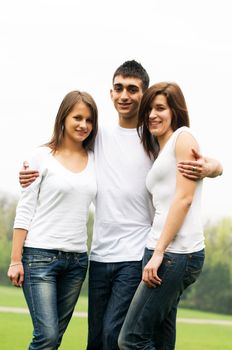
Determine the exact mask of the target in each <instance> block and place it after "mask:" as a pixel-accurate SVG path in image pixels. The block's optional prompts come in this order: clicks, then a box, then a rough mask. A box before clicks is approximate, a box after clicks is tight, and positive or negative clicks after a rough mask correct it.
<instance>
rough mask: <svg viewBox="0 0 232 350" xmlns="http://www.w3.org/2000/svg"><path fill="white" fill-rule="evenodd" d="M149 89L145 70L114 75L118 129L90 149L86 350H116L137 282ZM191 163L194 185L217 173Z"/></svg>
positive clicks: (149, 214)
mask: <svg viewBox="0 0 232 350" xmlns="http://www.w3.org/2000/svg"><path fill="white" fill-rule="evenodd" d="M148 85H149V77H148V74H147V72H146V70H145V69H144V68H143V67H142V66H141V64H139V63H138V62H136V61H134V60H132V61H126V62H124V63H123V64H122V65H121V66H120V67H119V68H118V69H117V70H116V72H115V73H114V76H113V87H112V90H111V98H112V101H113V103H114V106H115V109H116V110H117V112H118V125H116V126H115V127H112V128H109V127H107V128H106V129H104V128H100V130H99V133H98V136H97V140H96V144H95V150H94V153H95V161H96V172H97V185H98V194H97V198H96V211H95V220H94V221H95V222H94V232H93V242H92V248H91V254H90V270H89V314H88V323H89V335H88V346H87V350H116V349H117V350H118V349H119V348H118V345H117V340H118V335H119V332H120V329H121V326H122V324H123V321H124V318H125V316H126V313H127V310H128V308H129V305H130V302H131V299H132V297H133V295H134V292H135V290H136V288H137V286H138V284H139V282H140V280H141V272H142V262H141V260H142V257H143V253H144V246H145V243H146V236H147V234H148V232H149V230H150V227H151V223H152V219H153V208H152V206H151V201H150V197H149V194H148V192H147V189H146V187H145V177H146V174H147V172H148V170H149V169H150V167H151V165H152V161H151V160H150V159H149V158H148V156H147V155H146V154H145V152H144V150H143V147H142V145H141V142H140V139H139V137H138V134H137V130H136V126H137V119H138V109H139V105H140V101H141V98H142V96H143V93H144V91H145V90H146V89H147V87H148ZM196 157H199V160H198V161H196V162H185V163H182V164H181V165H180V166H179V170H180V171H181V172H182V173H183V175H185V176H188V177H190V178H192V179H195V180H197V179H198V178H203V177H205V176H212V177H213V176H217V175H219V174H220V173H221V172H222V169H221V165H220V164H219V163H218V162H217V161H215V160H212V159H205V158H202V157H200V156H199V155H197V154H196ZM25 174H27V175H25ZM34 174H35V176H36V173H33V172H32V171H31V172H29V171H27V172H20V175H21V184H22V183H23V181H24V180H23V177H24V179H25V181H26V182H28V183H30V180H32V178H33V177H32V176H33V175H34ZM28 178H29V181H28Z"/></svg>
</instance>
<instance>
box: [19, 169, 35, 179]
mask: <svg viewBox="0 0 232 350" xmlns="http://www.w3.org/2000/svg"><path fill="white" fill-rule="evenodd" d="M38 175H39V172H38V171H37V170H25V171H20V173H19V178H21V179H30V178H31V177H32V176H34V177H35V176H38Z"/></svg>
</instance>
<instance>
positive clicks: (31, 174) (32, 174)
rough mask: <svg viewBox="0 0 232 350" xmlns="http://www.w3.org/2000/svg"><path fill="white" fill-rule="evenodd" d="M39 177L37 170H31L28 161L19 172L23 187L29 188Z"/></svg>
mask: <svg viewBox="0 0 232 350" xmlns="http://www.w3.org/2000/svg"><path fill="white" fill-rule="evenodd" d="M38 176H39V172H38V171H37V170H33V169H29V164H28V162H27V161H24V162H23V168H22V170H20V172H19V183H20V185H21V186H22V187H28V186H29V185H31V184H32V182H34V181H35V179H36V178H37V177H38Z"/></svg>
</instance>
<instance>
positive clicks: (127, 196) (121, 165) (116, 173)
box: [90, 125, 154, 263]
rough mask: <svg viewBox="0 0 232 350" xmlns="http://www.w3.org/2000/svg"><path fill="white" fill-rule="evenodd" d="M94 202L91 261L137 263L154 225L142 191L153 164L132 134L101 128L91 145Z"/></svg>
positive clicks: (145, 192)
mask: <svg viewBox="0 0 232 350" xmlns="http://www.w3.org/2000/svg"><path fill="white" fill-rule="evenodd" d="M94 154H95V167H96V175H97V197H96V203H95V207H96V211H95V220H94V232H93V241H92V248H91V255H90V259H91V260H93V261H98V262H104V263H107V262H123V261H139V260H141V259H142V257H143V253H144V247H145V244H146V239H147V235H148V233H149V231H150V229H151V224H152V220H153V214H154V212H153V207H152V202H151V196H150V194H149V193H148V190H147V189H146V185H145V179H146V175H147V173H148V171H149V169H150V168H151V166H152V161H151V160H150V159H149V157H148V156H147V155H146V153H145V151H144V149H143V146H142V144H141V141H140V139H139V137H138V134H137V130H136V129H125V128H121V127H120V126H118V125H114V126H111V127H109V126H107V128H101V129H100V130H99V132H98V136H97V139H96V143H95V149H94Z"/></svg>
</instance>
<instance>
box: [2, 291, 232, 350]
mask: <svg viewBox="0 0 232 350" xmlns="http://www.w3.org/2000/svg"><path fill="white" fill-rule="evenodd" d="M0 306H15V307H26V303H25V301H24V297H23V293H22V290H21V289H18V288H15V287H0ZM76 311H85V312H86V311H87V297H86V296H83V295H82V296H80V298H79V301H78V305H77V308H76ZM178 318H196V319H220V320H222V319H224V320H232V316H228V315H219V314H213V313H208V312H199V311H196V310H186V309H179V311H178ZM0 324H1V327H0V339H1V350H19V349H20V350H21V349H22V350H23V349H27V348H28V344H29V342H30V340H31V334H32V325H31V319H30V316H29V315H27V314H14V313H0ZM86 339H87V318H79V317H73V318H72V320H71V322H70V324H69V327H68V329H67V331H66V333H65V335H64V338H63V342H62V345H61V347H60V350H85V349H86ZM231 344H232V329H231V327H230V326H222V325H220V326H218V325H205V324H201V325H199V324H185V323H177V344H176V350H186V349H187V350H216V349H217V350H218V349H219V350H230V349H231Z"/></svg>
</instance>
